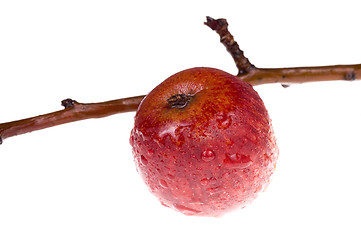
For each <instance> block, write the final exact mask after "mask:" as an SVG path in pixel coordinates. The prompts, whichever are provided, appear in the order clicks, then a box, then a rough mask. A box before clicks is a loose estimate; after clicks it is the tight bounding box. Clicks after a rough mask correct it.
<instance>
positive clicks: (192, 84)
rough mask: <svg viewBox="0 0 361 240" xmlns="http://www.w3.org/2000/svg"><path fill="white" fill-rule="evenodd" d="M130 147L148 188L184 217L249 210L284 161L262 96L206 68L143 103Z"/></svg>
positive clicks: (183, 75)
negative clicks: (279, 159) (279, 152)
mask: <svg viewBox="0 0 361 240" xmlns="http://www.w3.org/2000/svg"><path fill="white" fill-rule="evenodd" d="M130 143H131V145H132V150H133V155H134V158H135V162H136V167H137V171H138V172H139V173H140V175H141V176H142V178H143V180H144V182H145V184H146V185H147V186H148V188H149V189H150V191H151V192H152V193H153V194H154V195H155V196H156V197H157V198H158V199H159V200H160V202H161V203H162V204H163V205H165V206H167V207H170V208H173V209H175V210H177V211H180V212H181V213H183V214H185V215H200V216H220V215H223V214H224V213H226V212H228V211H230V210H232V209H235V208H242V207H244V206H245V205H246V204H248V203H250V202H251V201H253V200H254V199H255V198H256V196H257V194H258V193H259V192H261V191H262V190H264V189H265V187H266V186H267V185H268V184H269V181H270V177H271V175H272V174H273V172H274V170H275V166H276V160H277V158H278V147H277V145H276V139H275V136H274V132H273V128H272V125H271V120H270V118H269V115H268V112H267V110H266V108H265V106H264V104H263V101H262V100H261V98H260V97H259V95H258V93H257V92H256V91H255V90H254V89H253V87H252V86H251V85H250V84H248V83H246V82H244V81H242V80H240V79H239V78H238V77H236V76H234V75H231V74H229V73H226V72H224V71H221V70H218V69H214V68H205V67H200V68H192V69H187V70H184V71H181V72H179V73H176V74H174V75H173V76H171V77H169V78H168V79H166V80H165V81H164V82H162V83H161V84H160V85H158V86H157V87H156V88H155V89H154V90H152V91H151V92H150V93H149V94H148V95H147V96H146V97H145V98H144V100H143V101H142V103H141V104H140V106H139V108H138V110H137V113H136V115H135V124H134V128H133V130H132V132H131V137H130Z"/></svg>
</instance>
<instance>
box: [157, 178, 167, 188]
mask: <svg viewBox="0 0 361 240" xmlns="http://www.w3.org/2000/svg"><path fill="white" fill-rule="evenodd" d="M159 185H160V186H162V187H163V188H167V187H168V183H167V182H166V181H165V180H163V179H160V180H159Z"/></svg>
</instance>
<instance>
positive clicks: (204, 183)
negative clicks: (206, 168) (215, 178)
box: [201, 178, 208, 186]
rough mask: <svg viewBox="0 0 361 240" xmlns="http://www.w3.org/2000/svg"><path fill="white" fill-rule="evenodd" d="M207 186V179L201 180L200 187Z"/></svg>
mask: <svg viewBox="0 0 361 240" xmlns="http://www.w3.org/2000/svg"><path fill="white" fill-rule="evenodd" d="M207 184H208V179H207V178H203V179H202V180H201V185H203V186H206V185H207Z"/></svg>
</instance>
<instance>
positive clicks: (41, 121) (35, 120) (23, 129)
mask: <svg viewBox="0 0 361 240" xmlns="http://www.w3.org/2000/svg"><path fill="white" fill-rule="evenodd" d="M143 98H144V96H137V97H130V98H122V99H117V100H112V101H107V102H99V103H79V102H77V101H75V100H72V99H65V100H63V101H62V106H63V107H64V109H63V110H60V111H56V112H52V113H48V114H44V115H40V116H36V117H32V118H26V119H22V120H18V121H12V122H7V123H1V124H0V144H1V143H2V142H3V140H4V139H5V138H9V137H13V136H16V135H20V134H24V133H29V132H32V131H36V130H41V129H44V128H49V127H53V126H57V125H60V124H65V123H70V122H75V121H79V120H85V119H90V118H103V117H107V116H110V115H113V114H116V113H125V112H132V111H136V110H137V109H138V106H139V104H140V102H141V101H142V99H143Z"/></svg>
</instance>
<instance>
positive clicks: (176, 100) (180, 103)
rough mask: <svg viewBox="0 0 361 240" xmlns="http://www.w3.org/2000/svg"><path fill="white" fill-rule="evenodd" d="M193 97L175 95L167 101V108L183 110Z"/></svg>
mask: <svg viewBox="0 0 361 240" xmlns="http://www.w3.org/2000/svg"><path fill="white" fill-rule="evenodd" d="M192 98H193V95H188V94H184V93H182V94H176V95H173V96H171V97H170V98H168V99H167V102H168V106H169V107H170V108H180V109H182V108H185V107H186V106H187V105H188V104H189V102H190V101H191V100H192Z"/></svg>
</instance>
